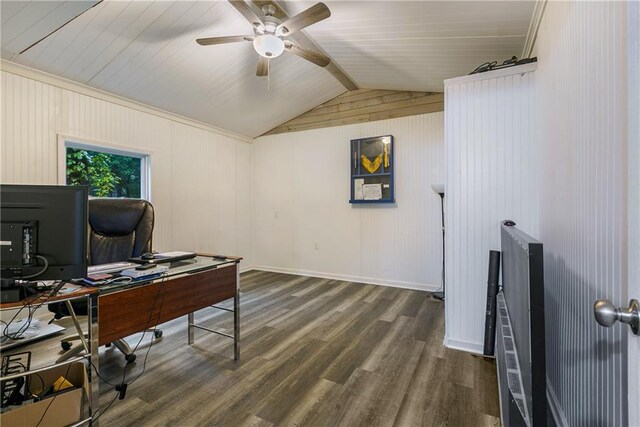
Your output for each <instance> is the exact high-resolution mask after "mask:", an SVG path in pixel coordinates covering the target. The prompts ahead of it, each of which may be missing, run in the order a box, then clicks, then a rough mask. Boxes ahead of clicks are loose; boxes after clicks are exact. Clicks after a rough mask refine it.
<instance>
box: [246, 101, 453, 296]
mask: <svg viewBox="0 0 640 427" xmlns="http://www.w3.org/2000/svg"><path fill="white" fill-rule="evenodd" d="M386 134H392V135H394V136H395V144H396V145H395V155H396V158H395V168H396V200H397V203H396V204H395V205H385V204H380V205H376V206H372V205H357V206H352V205H350V204H349V189H350V187H349V162H350V157H349V141H350V140H351V139H355V138H362V137H367V136H376V135H386ZM253 170H254V176H253V178H254V183H253V191H254V197H253V200H254V205H253V227H254V231H253V233H254V240H253V242H254V266H256V267H257V268H263V269H268V270H274V271H284V272H293V273H303V274H310V275H315V276H321V277H333V278H341V279H345V280H352V281H360V282H369V283H380V284H386V285H392V286H404V287H409V288H416V289H437V288H438V286H439V284H440V274H441V264H442V238H441V228H440V221H441V219H440V198H439V197H438V196H437V195H436V194H435V193H434V192H433V191H432V190H431V184H438V183H442V182H443V179H444V174H443V114H442V113H432V114H425V115H419V116H412V117H403V118H399V119H392V120H383V121H378V122H370V123H363V124H356V125H349V126H341V127H332V128H325V129H315V130H310V131H303V132H294V133H286V134H279V135H272V136H266V137H260V138H257V139H256V142H255V144H254V151H253ZM316 243H317V244H318V249H315V245H316Z"/></svg>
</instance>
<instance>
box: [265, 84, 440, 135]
mask: <svg viewBox="0 0 640 427" xmlns="http://www.w3.org/2000/svg"><path fill="white" fill-rule="evenodd" d="M437 111H444V95H443V94H442V93H433V92H407V91H396V90H369V89H360V90H354V91H351V92H346V93H343V94H342V95H340V96H338V97H336V98H333V99H332V100H331V101H328V102H325V103H324V104H321V105H319V106H317V107H316V108H314V109H312V110H310V111H307V112H306V113H304V114H302V115H300V116H298V117H296V118H294V119H291V120H289V121H288V122H286V123H283V124H281V125H280V126H278V127H276V128H274V129H272V130H270V131H269V132H267V133H265V135H274V134H278V133H285V132H296V131H302V130H309V129H317V128H326V127H332V126H343V125H350V124H354V123H365V122H373V121H376V120H386V119H394V118H398V117H405V116H414V115H418V114H425V113H435V112H437Z"/></svg>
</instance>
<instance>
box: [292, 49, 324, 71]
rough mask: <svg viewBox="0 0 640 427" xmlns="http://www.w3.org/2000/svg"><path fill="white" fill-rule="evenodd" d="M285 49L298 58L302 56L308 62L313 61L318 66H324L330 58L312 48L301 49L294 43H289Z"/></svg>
mask: <svg viewBox="0 0 640 427" xmlns="http://www.w3.org/2000/svg"><path fill="white" fill-rule="evenodd" d="M287 50H288V51H289V52H291V53H293V54H294V55H297V56H299V57H300V58H304V59H306V60H307V61H309V62H313V63H314V64H316V65H318V66H320V67H326V66H327V65H329V64H330V63H331V58H329V57H327V56H326V55H324V54H322V53H320V52H316V51H314V50H309V49H303V48H301V47H298V46H296V45H294V44H291V45H289V47H287Z"/></svg>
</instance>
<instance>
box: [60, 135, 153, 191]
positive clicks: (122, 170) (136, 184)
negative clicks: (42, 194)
mask: <svg viewBox="0 0 640 427" xmlns="http://www.w3.org/2000/svg"><path fill="white" fill-rule="evenodd" d="M64 156H65V161H64V169H65V183H66V184H67V185H87V186H89V195H91V196H94V197H130V198H137V199H148V198H149V197H148V196H149V188H148V187H149V186H148V182H149V180H148V176H149V170H148V165H149V159H148V157H149V155H148V154H145V153H135V152H128V151H123V150H121V149H114V148H110V147H104V146H97V145H89V144H84V143H77V142H71V141H68V140H65V141H64Z"/></svg>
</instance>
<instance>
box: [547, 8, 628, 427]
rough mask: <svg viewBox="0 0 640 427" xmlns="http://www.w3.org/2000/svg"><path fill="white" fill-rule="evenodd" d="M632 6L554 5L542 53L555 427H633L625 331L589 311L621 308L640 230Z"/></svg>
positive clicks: (549, 12)
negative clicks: (599, 304)
mask: <svg viewBox="0 0 640 427" xmlns="http://www.w3.org/2000/svg"><path fill="white" fill-rule="evenodd" d="M628 6H629V4H628V2H580V1H575V2H549V3H548V4H547V7H546V10H545V13H544V17H543V19H542V23H541V26H540V30H539V33H538V37H537V43H536V46H535V54H536V55H537V57H538V61H539V64H538V70H537V76H536V80H537V91H538V95H537V97H538V123H539V133H538V143H539V146H540V158H541V160H542V161H541V163H540V166H541V167H540V171H541V173H540V240H541V241H542V242H543V244H544V249H545V257H544V264H545V265H544V267H545V288H546V292H545V309H546V311H547V316H546V319H545V322H546V325H547V331H546V335H547V347H546V348H547V377H548V385H549V388H550V395H551V403H552V409H553V410H554V412H555V415H556V419H557V420H558V422H559V424H560V425H575V426H578V425H586V424H589V425H616V426H617V425H626V424H627V423H626V413H627V410H626V408H627V395H626V384H625V382H626V381H625V380H624V378H625V377H626V375H627V372H626V364H625V358H624V354H625V352H626V344H627V343H626V337H627V334H628V328H627V327H626V326H625V327H622V326H621V325H616V326H615V327H612V328H603V327H600V326H599V325H597V324H596V322H595V320H594V317H593V303H594V302H595V300H596V299H598V298H607V299H609V300H611V301H612V302H613V303H614V304H615V305H616V306H620V305H623V304H625V306H626V303H627V301H628V298H627V295H626V280H627V277H626V274H627V273H626V264H627V253H626V241H627V232H628V231H627V225H626V224H627V220H628V221H630V222H635V223H637V222H638V218H637V217H636V218H627V217H626V197H627V187H628V181H627V179H628V176H629V175H627V139H626V138H627V117H628V116H627V109H626V108H627V93H628V87H627V81H628V80H627V74H626V73H627V56H628V55H627V8H628ZM630 69H633V68H630ZM636 70H637V68H636ZM636 144H637V142H636ZM634 166H635V165H634ZM636 176H637V175H636ZM636 297H637V295H636ZM631 363H635V364H637V363H638V361H637V360H635V361H632V362H631ZM633 406H634V407H635V406H638V402H636V403H634V404H633Z"/></svg>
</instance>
